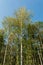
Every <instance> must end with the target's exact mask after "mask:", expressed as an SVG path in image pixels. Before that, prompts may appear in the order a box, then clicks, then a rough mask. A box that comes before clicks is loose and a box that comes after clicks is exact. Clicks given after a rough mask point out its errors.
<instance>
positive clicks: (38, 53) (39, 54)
mask: <svg viewBox="0 0 43 65" xmlns="http://www.w3.org/2000/svg"><path fill="white" fill-rule="evenodd" d="M38 55H39V59H40V64H41V65H43V64H42V60H41V55H40V53H39V50H38Z"/></svg>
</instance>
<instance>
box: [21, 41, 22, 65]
mask: <svg viewBox="0 0 43 65" xmlns="http://www.w3.org/2000/svg"><path fill="white" fill-rule="evenodd" d="M21 65H22V42H21Z"/></svg>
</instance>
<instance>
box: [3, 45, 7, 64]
mask: <svg viewBox="0 0 43 65" xmlns="http://www.w3.org/2000/svg"><path fill="white" fill-rule="evenodd" d="M6 54H7V45H6V49H5V55H4V60H3V65H5V60H6Z"/></svg>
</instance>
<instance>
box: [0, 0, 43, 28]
mask: <svg viewBox="0 0 43 65" xmlns="http://www.w3.org/2000/svg"><path fill="white" fill-rule="evenodd" d="M20 7H26V8H27V10H30V11H31V12H32V13H33V21H37V20H38V21H39V20H40V21H43V0H0V27H2V25H1V21H2V20H3V18H4V17H5V16H12V15H13V13H14V11H15V10H16V9H18V8H20Z"/></svg>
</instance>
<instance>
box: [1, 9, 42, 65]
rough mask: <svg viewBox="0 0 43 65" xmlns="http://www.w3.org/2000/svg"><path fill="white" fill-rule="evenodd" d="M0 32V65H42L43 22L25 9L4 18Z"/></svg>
mask: <svg viewBox="0 0 43 65" xmlns="http://www.w3.org/2000/svg"><path fill="white" fill-rule="evenodd" d="M2 24H3V29H2V30H0V65H43V22H41V21H38V22H32V19H31V14H30V12H29V11H27V10H26V9H25V8H20V9H19V10H18V11H16V12H15V14H14V17H6V18H5V19H4V20H3V22H2Z"/></svg>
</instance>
